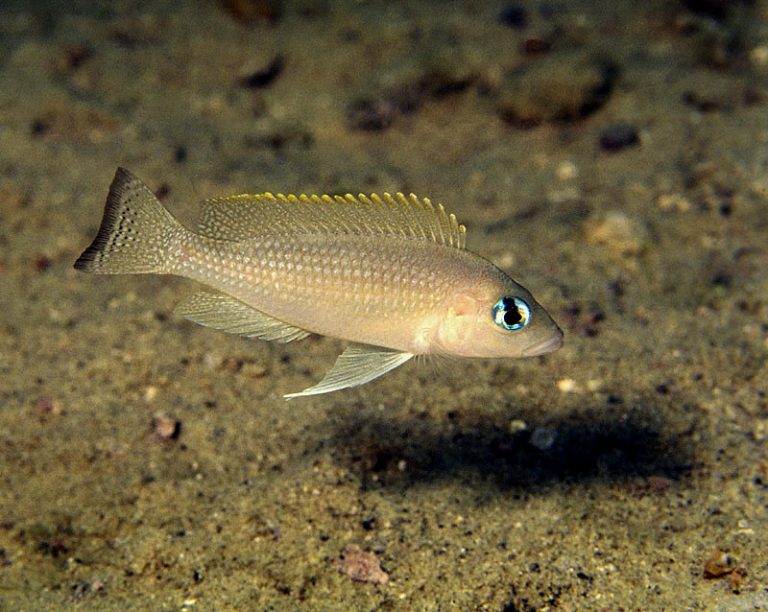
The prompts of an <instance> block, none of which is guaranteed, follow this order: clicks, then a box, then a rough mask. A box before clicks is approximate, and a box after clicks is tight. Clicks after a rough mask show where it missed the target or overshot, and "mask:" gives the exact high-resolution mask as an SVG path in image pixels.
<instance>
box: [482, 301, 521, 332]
mask: <svg viewBox="0 0 768 612" xmlns="http://www.w3.org/2000/svg"><path fill="white" fill-rule="evenodd" d="M491 312H492V313H493V322H494V323H496V325H498V326H499V327H501V328H502V329H505V330H507V331H518V330H520V329H523V328H524V327H526V326H527V325H528V323H530V321H531V307H530V306H528V304H527V303H526V302H525V301H524V300H521V299H520V298H517V297H513V296H508V297H503V298H501V299H500V300H499V301H498V302H496V303H495V304H494V305H493V309H492V310H491Z"/></svg>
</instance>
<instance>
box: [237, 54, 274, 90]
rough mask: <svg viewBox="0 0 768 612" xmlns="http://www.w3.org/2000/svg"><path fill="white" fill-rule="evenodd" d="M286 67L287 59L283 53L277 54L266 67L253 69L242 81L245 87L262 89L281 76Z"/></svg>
mask: <svg viewBox="0 0 768 612" xmlns="http://www.w3.org/2000/svg"><path fill="white" fill-rule="evenodd" d="M284 67H285V59H284V58H283V56H282V55H276V56H275V58H274V59H273V60H272V61H271V62H270V63H269V64H267V65H266V66H265V67H264V68H260V69H258V70H255V71H253V72H252V73H251V74H249V75H248V76H246V77H245V78H243V79H242V80H241V81H240V84H241V85H242V86H243V87H247V88H248V89H261V88H263V87H268V86H269V85H271V84H272V83H273V82H274V80H275V79H276V78H277V77H279V76H280V73H282V71H283V68H284Z"/></svg>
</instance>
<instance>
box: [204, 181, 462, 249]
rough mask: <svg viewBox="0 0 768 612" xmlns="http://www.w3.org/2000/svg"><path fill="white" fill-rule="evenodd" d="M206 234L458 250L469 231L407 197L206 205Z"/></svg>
mask: <svg viewBox="0 0 768 612" xmlns="http://www.w3.org/2000/svg"><path fill="white" fill-rule="evenodd" d="M198 230H199V231H200V233H202V234H204V235H206V236H209V237H211V238H217V239H220V240H235V241H239V240H247V239H249V238H254V237H257V236H262V235H266V234H302V233H311V234H316V233H318V232H324V233H328V234H331V235H339V234H346V235H357V236H382V235H389V236H402V237H408V238H414V239H417V240H426V241H430V242H436V243H438V244H443V245H446V246H451V247H454V248H457V249H463V248H464V245H465V232H466V230H465V228H464V226H463V225H460V224H459V223H458V221H456V217H455V215H453V214H448V213H446V212H445V209H444V208H443V205H442V204H437V205H434V204H432V202H431V201H430V200H429V198H418V197H416V196H415V195H414V194H410V195H408V196H406V195H404V194H402V193H396V194H395V195H393V196H392V195H390V194H388V193H385V194H383V195H381V196H379V195H376V194H372V195H365V194H362V193H361V194H359V195H358V196H353V195H351V194H347V195H344V196H341V195H336V196H329V195H304V194H302V195H299V196H295V195H283V194H281V193H279V194H277V195H273V194H271V193H263V194H257V195H236V196H230V197H226V198H214V199H212V200H206V201H205V202H204V203H203V212H202V216H201V219H200V222H199V225H198Z"/></svg>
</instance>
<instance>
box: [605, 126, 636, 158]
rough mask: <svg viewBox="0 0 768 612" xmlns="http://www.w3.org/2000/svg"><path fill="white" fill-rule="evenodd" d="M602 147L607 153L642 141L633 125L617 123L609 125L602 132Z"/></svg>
mask: <svg viewBox="0 0 768 612" xmlns="http://www.w3.org/2000/svg"><path fill="white" fill-rule="evenodd" d="M599 142H600V148H601V149H602V150H603V151H606V152H607V153H616V152H617V151H621V150H622V149H626V148H628V147H633V146H635V145H637V144H639V143H640V137H639V136H638V134H637V130H636V129H635V127H634V126H633V125H629V124H628V123H615V124H614V125H609V126H608V127H606V128H605V129H604V130H603V131H602V132H601V133H600V141H599Z"/></svg>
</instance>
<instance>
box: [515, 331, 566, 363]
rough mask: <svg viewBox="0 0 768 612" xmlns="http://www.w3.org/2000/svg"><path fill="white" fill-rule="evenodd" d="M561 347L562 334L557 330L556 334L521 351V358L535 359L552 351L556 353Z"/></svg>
mask: <svg viewBox="0 0 768 612" xmlns="http://www.w3.org/2000/svg"><path fill="white" fill-rule="evenodd" d="M561 346H563V332H561V331H560V330H559V329H558V330H557V333H556V334H555V335H554V336H552V337H551V338H547V339H546V340H544V341H542V342H537V343H536V344H532V345H531V346H529V347H528V348H526V349H525V350H524V351H523V357H536V356H537V355H546V354H547V353H551V352H552V351H556V350H557V349H559V348H560V347H561Z"/></svg>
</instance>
